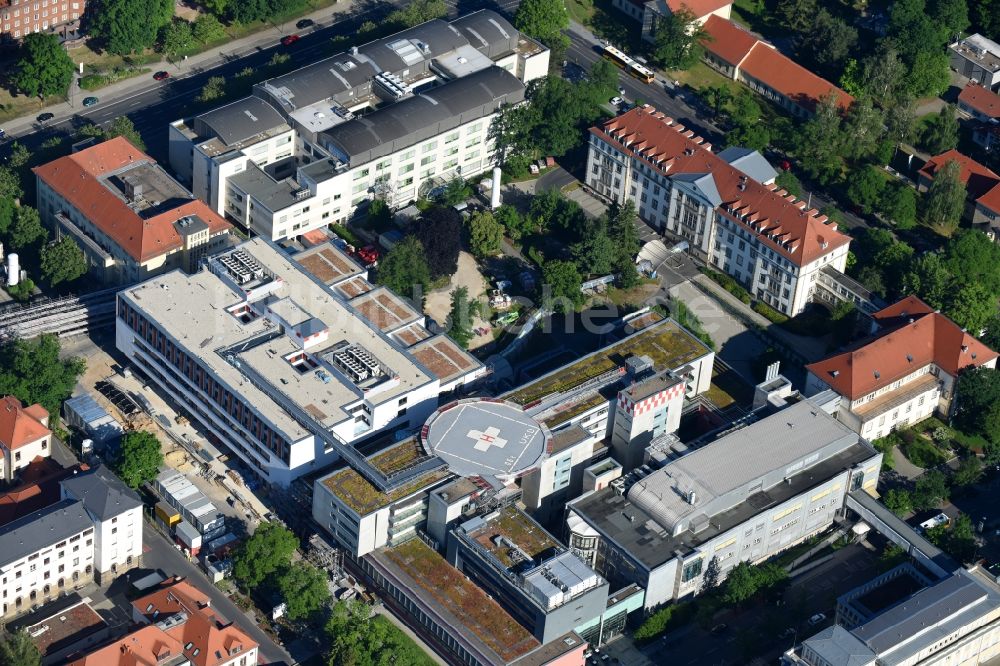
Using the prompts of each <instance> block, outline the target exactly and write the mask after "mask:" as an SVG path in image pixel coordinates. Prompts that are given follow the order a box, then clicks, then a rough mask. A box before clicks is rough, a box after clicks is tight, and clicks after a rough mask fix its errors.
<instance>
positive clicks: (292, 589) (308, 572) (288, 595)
mask: <svg viewBox="0 0 1000 666" xmlns="http://www.w3.org/2000/svg"><path fill="white" fill-rule="evenodd" d="M326 581H327V578H326V572H325V571H323V570H322V569H317V568H316V567H314V566H313V565H311V564H309V563H308V562H295V563H293V564H291V565H289V566H287V567H285V568H284V569H283V570H282V571H281V573H280V574H278V579H277V585H278V591H279V592H280V593H281V598H282V599H284V601H285V617H287V618H288V619H289V620H292V621H296V620H304V619H306V618H308V617H310V616H312V615H314V614H315V613H317V612H319V611H320V610H322V609H323V608H324V607H325V606H326V605H327V604H328V603H329V602H330V588H329V587H328V586H327V584H326Z"/></svg>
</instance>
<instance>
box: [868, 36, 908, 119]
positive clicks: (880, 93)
mask: <svg viewBox="0 0 1000 666" xmlns="http://www.w3.org/2000/svg"><path fill="white" fill-rule="evenodd" d="M861 71H862V75H861V79H860V80H861V81H862V86H863V87H864V90H865V92H866V93H867V94H868V95H870V96H871V98H872V101H874V102H875V103H876V104H878V105H879V106H880V107H882V108H883V109H887V108H894V107H896V106H897V102H898V101H899V99H900V97H901V96H902V91H903V89H904V82H905V78H906V65H905V64H904V63H903V61H902V59H901V58H900V57H899V53H898V51H896V49H894V48H892V47H891V46H890V47H885V46H883V47H881V48H879V49H878V50H876V51H875V53H873V54H872V55H870V56H868V57H867V58H865V59H864V61H863V63H862V67H861ZM891 115H892V114H890V116H891Z"/></svg>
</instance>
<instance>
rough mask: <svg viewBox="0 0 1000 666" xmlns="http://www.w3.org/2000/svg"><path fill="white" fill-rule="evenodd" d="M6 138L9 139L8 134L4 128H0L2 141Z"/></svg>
mask: <svg viewBox="0 0 1000 666" xmlns="http://www.w3.org/2000/svg"><path fill="white" fill-rule="evenodd" d="M6 138H7V132H6V131H5V130H4V128H2V127H0V139H6Z"/></svg>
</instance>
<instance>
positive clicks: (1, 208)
mask: <svg viewBox="0 0 1000 666" xmlns="http://www.w3.org/2000/svg"><path fill="white" fill-rule="evenodd" d="M16 216H17V206H15V205H14V200H13V199H11V198H10V197H0V239H3V238H5V237H6V236H7V234H8V233H10V228H11V225H12V224H14V219H15V218H16Z"/></svg>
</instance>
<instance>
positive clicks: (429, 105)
mask: <svg viewBox="0 0 1000 666" xmlns="http://www.w3.org/2000/svg"><path fill="white" fill-rule="evenodd" d="M523 99H524V84H523V83H521V82H520V81H519V80H518V78H517V77H516V76H514V75H513V74H511V73H510V72H508V71H507V70H505V69H502V68H500V67H490V68H489V69H484V70H481V71H479V72H476V73H474V74H470V75H469V76H466V77H463V78H461V79H457V80H455V81H450V82H448V83H446V84H444V85H441V86H438V87H437V88H433V89H431V90H428V91H427V92H424V93H421V94H419V95H416V96H414V97H410V98H408V99H404V100H402V101H400V102H397V103H395V104H392V105H390V106H387V107H385V108H382V109H379V110H378V111H374V112H372V113H370V114H368V115H366V116H362V117H360V118H355V119H354V120H350V121H348V122H346V123H342V124H340V125H337V126H335V127H333V128H331V129H329V130H327V131H326V132H324V133H323V135H324V141H323V143H324V144H325V145H326V146H327V147H330V148H332V149H333V150H334V152H335V153H337V154H339V155H340V156H341V157H342V158H344V159H346V160H347V161H348V162H350V164H351V166H355V165H357V164H363V163H366V162H370V161H372V160H375V159H378V158H380V157H384V156H385V155H390V154H392V153H394V152H396V151H399V150H402V149H403V148H406V147H408V146H412V145H413V144H415V143H419V142H420V141H424V140H426V139H429V138H431V137H433V136H437V135H438V134H441V133H442V132H447V131H448V130H450V129H453V128H455V127H459V126H461V125H464V124H465V123H469V122H472V121H473V120H476V119H477V118H483V117H485V116H487V115H490V114H491V113H493V112H494V111H495V110H496V109H498V108H499V107H500V106H501V105H502V104H505V103H507V104H515V103H517V102H520V101H522V100H523Z"/></svg>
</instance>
